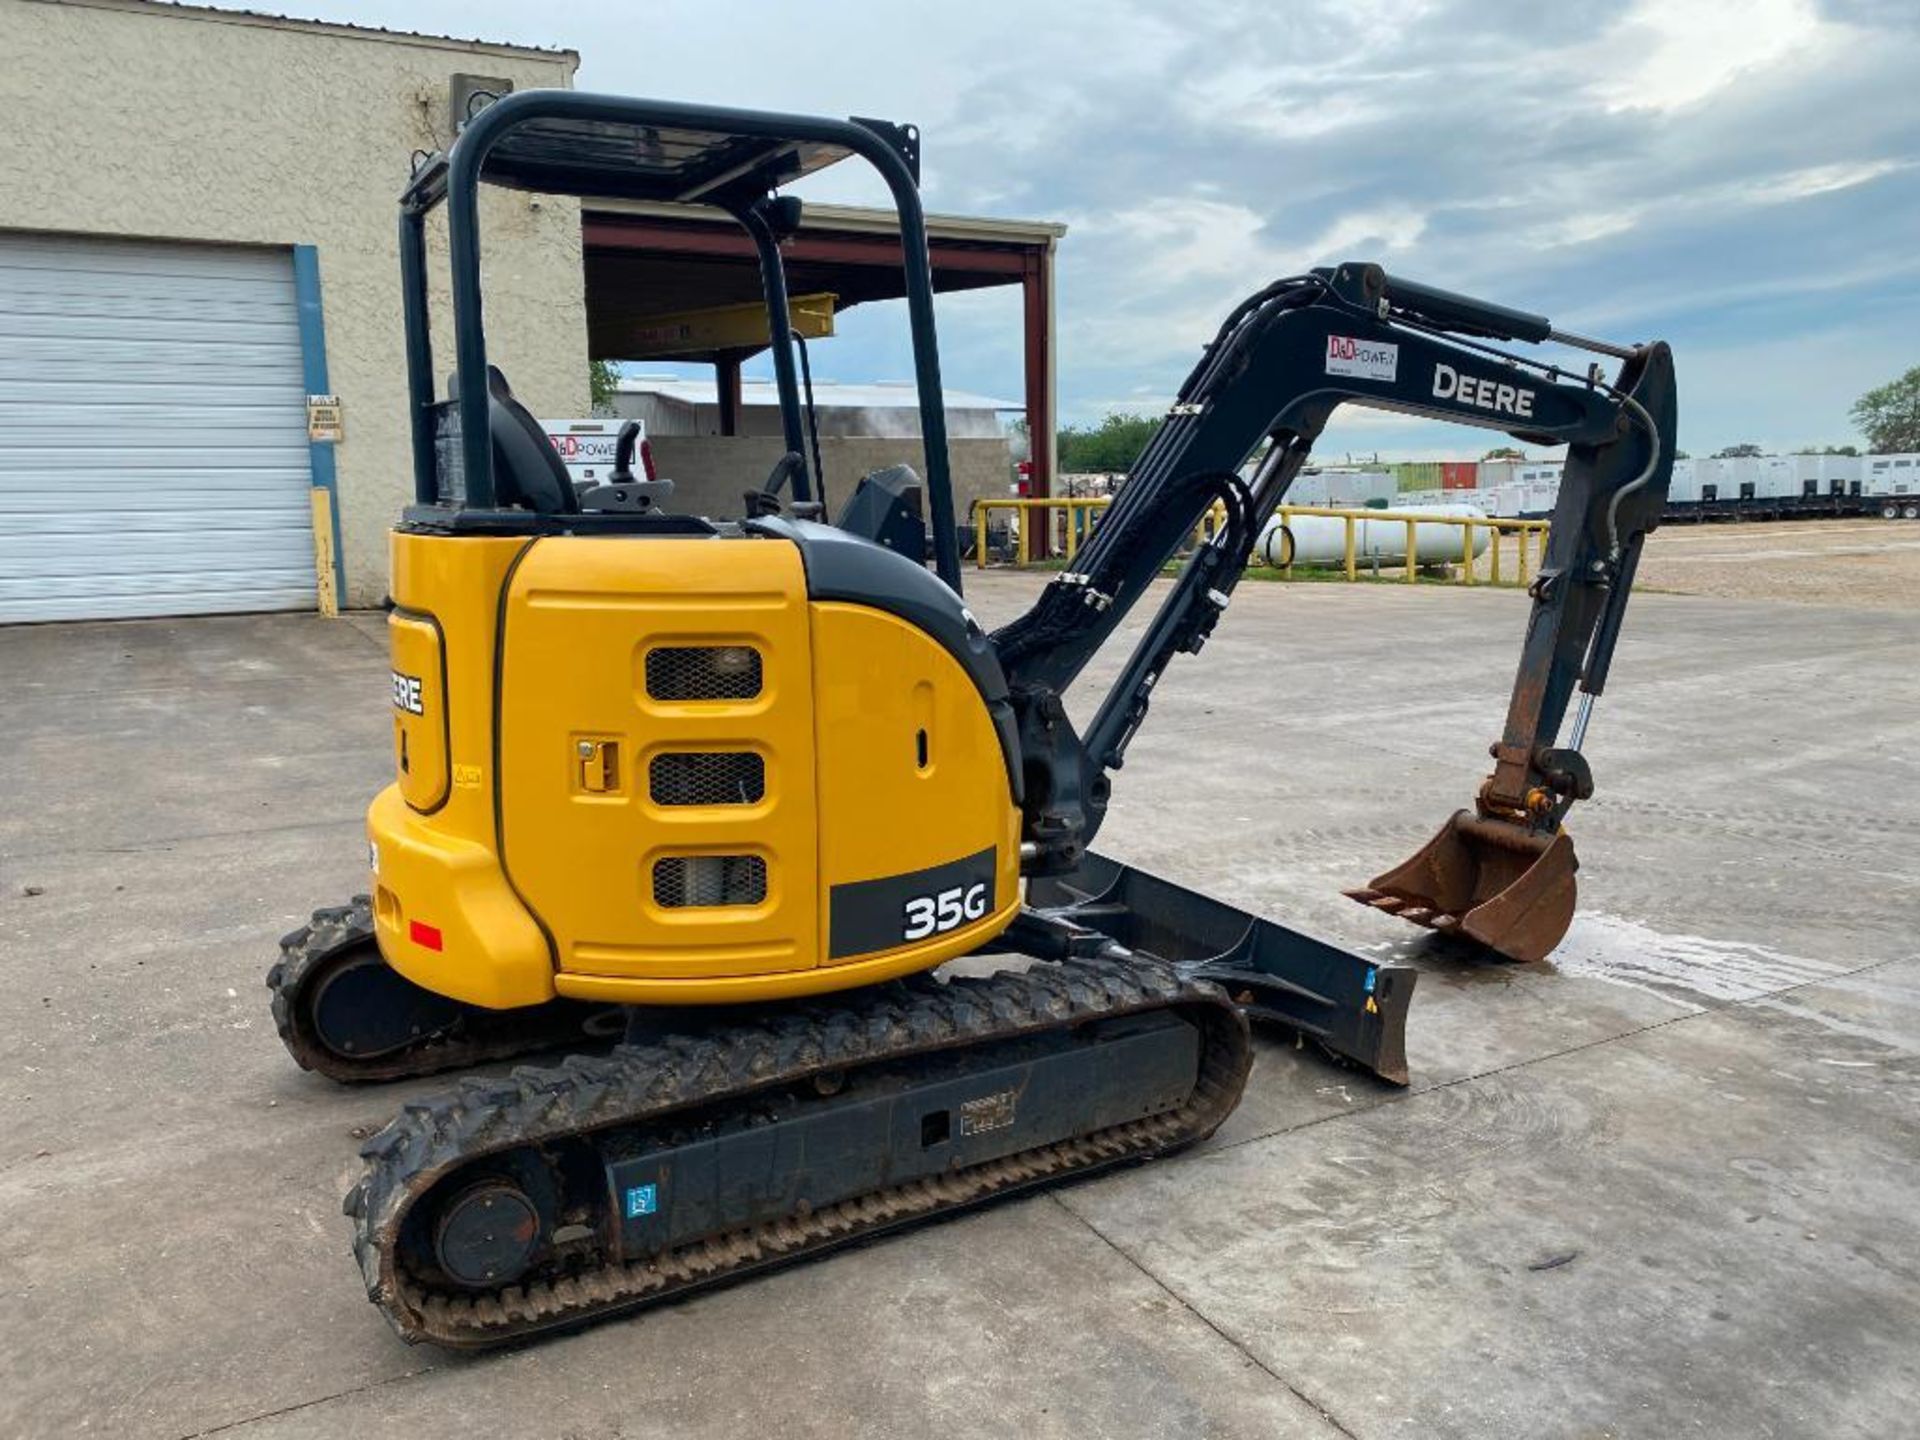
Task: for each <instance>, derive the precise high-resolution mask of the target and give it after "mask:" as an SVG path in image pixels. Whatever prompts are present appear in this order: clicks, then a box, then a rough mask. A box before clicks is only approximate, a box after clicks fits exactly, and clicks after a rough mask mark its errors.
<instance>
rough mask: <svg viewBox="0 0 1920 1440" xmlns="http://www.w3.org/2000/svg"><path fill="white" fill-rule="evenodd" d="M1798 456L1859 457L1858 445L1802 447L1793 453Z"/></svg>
mask: <svg viewBox="0 0 1920 1440" xmlns="http://www.w3.org/2000/svg"><path fill="white" fill-rule="evenodd" d="M1793 453H1794V454H1796V455H1858V454H1859V453H1860V447H1859V446H1858V445H1802V446H1800V447H1799V448H1798V449H1797V450H1795V451H1794V452H1793Z"/></svg>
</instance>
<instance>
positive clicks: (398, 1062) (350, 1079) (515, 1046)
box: [267, 895, 591, 1084]
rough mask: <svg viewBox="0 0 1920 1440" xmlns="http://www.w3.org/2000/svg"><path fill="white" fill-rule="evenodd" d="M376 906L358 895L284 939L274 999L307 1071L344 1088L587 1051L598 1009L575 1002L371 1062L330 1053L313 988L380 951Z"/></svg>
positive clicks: (514, 1014)
mask: <svg viewBox="0 0 1920 1440" xmlns="http://www.w3.org/2000/svg"><path fill="white" fill-rule="evenodd" d="M376 945H377V942H376V941H375V939H374V931H373V905H372V901H371V899H370V898H369V897H368V896H365V895H356V896H354V897H353V899H352V901H351V902H349V903H348V904H345V905H331V906H328V907H326V908H324V909H321V910H316V911H314V912H313V918H312V919H311V920H309V921H308V922H307V923H306V924H305V925H302V926H301V927H300V928H299V929H298V930H293V931H289V932H288V933H287V934H285V935H283V936H281V937H280V958H279V959H278V960H277V961H275V962H274V964H273V968H271V969H270V970H268V971H267V989H268V990H269V991H270V992H271V993H272V997H273V1028H274V1029H275V1030H277V1031H278V1032H279V1034H280V1040H281V1042H282V1043H283V1044H284V1045H285V1046H286V1047H287V1051H288V1053H289V1054H291V1055H292V1056H293V1058H294V1060H295V1061H296V1062H297V1063H298V1064H299V1066H300V1068H301V1069H302V1070H312V1071H316V1072H318V1073H319V1074H322V1075H325V1076H326V1077H327V1078H328V1079H330V1080H338V1081H340V1082H342V1083H343V1084H360V1083H366V1082H372V1081H381V1080H402V1079H410V1078H413V1077H415V1076H419V1075H437V1074H439V1073H440V1072H441V1071H443V1070H458V1069H462V1068H464V1067H466V1066H469V1065H479V1064H482V1063H485V1062H487V1061H491V1060H506V1059H510V1058H512V1057H513V1056H515V1055H525V1054H528V1053H530V1052H532V1051H536V1050H551V1049H554V1048H556V1047H558V1046H563V1045H568V1044H578V1045H587V1044H589V1043H590V1042H589V1040H588V1039H587V1037H586V1036H585V1035H584V1034H583V1033H582V1031H581V1024H582V1021H581V1016H582V1014H583V1013H584V1012H585V1011H586V1010H588V1009H590V1008H591V1007H582V1006H578V1005H575V1004H573V1003H571V1002H568V1001H558V1002H555V1003H554V1004H553V1005H552V1006H544V1005H543V1006H536V1007H530V1008H528V1009H525V1010H516V1011H491V1010H489V1011H475V1012H474V1021H475V1022H476V1023H475V1032H477V1033H470V1032H469V1031H467V1030H466V1028H465V1025H464V1023H463V1026H462V1029H461V1031H460V1033H457V1034H453V1035H444V1036H439V1037H436V1038H432V1039H429V1040H427V1041H425V1042H423V1043H421V1044H420V1045H418V1046H416V1047H414V1048H412V1049H408V1050H401V1051H397V1052H394V1053H392V1054H387V1055H378V1056H374V1057H373V1058H371V1059H358V1058H355V1057H353V1056H348V1055H341V1054H340V1053H338V1052H337V1051H335V1050H331V1049H329V1048H328V1047H327V1046H326V1045H325V1044H323V1043H322V1042H321V1040H320V1038H319V1036H318V1035H316V1034H315V1033H314V1032H313V1030H312V1027H311V1024H310V1023H309V1021H308V1019H307V1016H306V1013H305V1008H304V1007H305V1004H306V1002H307V1000H308V996H307V994H306V993H305V992H306V987H307V986H308V985H309V984H311V983H315V982H317V981H318V979H319V977H320V975H321V973H322V971H323V970H324V968H325V966H326V964H327V962H328V961H330V960H332V959H333V958H334V957H335V956H337V955H340V954H342V953H343V952H345V951H348V950H353V949H358V948H360V947H363V946H364V947H366V948H369V949H373V948H376Z"/></svg>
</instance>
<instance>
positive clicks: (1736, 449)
mask: <svg viewBox="0 0 1920 1440" xmlns="http://www.w3.org/2000/svg"><path fill="white" fill-rule="evenodd" d="M1764 454H1766V451H1764V450H1762V449H1761V448H1760V447H1759V446H1758V445H1756V444H1754V443H1753V442H1752V441H1751V440H1742V441H1741V442H1740V443H1739V444H1738V445H1728V446H1726V447H1725V448H1724V449H1720V450H1716V451H1714V452H1713V458H1714V459H1716V460H1745V459H1748V458H1749V457H1751V456H1754V455H1764Z"/></svg>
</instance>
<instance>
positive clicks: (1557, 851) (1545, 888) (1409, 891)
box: [1346, 810, 1580, 962]
mask: <svg viewBox="0 0 1920 1440" xmlns="http://www.w3.org/2000/svg"><path fill="white" fill-rule="evenodd" d="M1579 868H1580V864H1579V861H1577V860H1576V859H1574V855H1573V837H1572V836H1570V835H1568V834H1567V833H1566V832H1565V831H1564V830H1562V831H1560V832H1558V833H1557V834H1554V835H1537V834H1534V833H1532V832H1531V831H1528V830H1524V829H1522V828H1521V827H1520V826H1518V825H1512V824H1508V823H1507V822H1505V821H1502V820H1490V819H1487V818H1485V817H1483V816H1479V815H1476V814H1474V813H1473V812H1472V811H1471V810H1461V811H1458V812H1456V813H1455V814H1454V816H1453V818H1452V819H1451V820H1449V821H1447V823H1446V824H1445V825H1443V826H1442V827H1441V829H1440V833H1439V834H1438V835H1435V836H1434V837H1433V839H1431V840H1429V841H1428V842H1427V843H1426V844H1425V845H1424V846H1422V847H1421V848H1420V849H1419V850H1418V851H1417V852H1416V853H1415V854H1414V856H1413V858H1412V859H1410V860H1408V861H1407V862H1406V863H1405V864H1403V865H1400V866H1397V867H1396V868H1394V869H1392V870H1389V871H1387V872H1386V873H1385V874H1384V875H1376V876H1375V877H1374V878H1373V880H1372V881H1371V882H1370V883H1369V884H1368V885H1367V887H1366V888H1365V889H1363V890H1349V891H1347V892H1346V893H1347V895H1348V897H1349V898H1351V899H1354V900H1358V901H1359V902H1360V903H1361V904H1362V905H1371V906H1372V907H1373V908H1374V909H1376V910H1380V911H1384V912H1385V913H1386V914H1389V915H1398V916H1399V917H1400V918H1401V919H1402V920H1411V921H1412V922H1413V923H1414V924H1416V925H1424V926H1426V927H1427V928H1428V929H1430V930H1438V931H1441V932H1442V933H1444V934H1449V935H1464V936H1466V937H1467V938H1468V939H1470V940H1475V941H1478V942H1479V943H1480V944H1482V945H1484V946H1486V947H1487V948H1488V949H1489V950H1495V951H1498V952H1499V953H1500V954H1502V955H1504V956H1506V957H1507V958H1508V959H1510V960H1519V961H1523V962H1526V961H1533V960H1544V959H1545V958H1546V957H1547V954H1548V952H1549V951H1551V950H1552V949H1553V947H1554V946H1556V945H1558V944H1559V943H1560V940H1561V937H1562V936H1564V935H1565V934H1566V933H1567V927H1568V926H1569V925H1571V924H1572V923H1573V903H1574V880H1573V873H1574V871H1575V870H1577V869H1579Z"/></svg>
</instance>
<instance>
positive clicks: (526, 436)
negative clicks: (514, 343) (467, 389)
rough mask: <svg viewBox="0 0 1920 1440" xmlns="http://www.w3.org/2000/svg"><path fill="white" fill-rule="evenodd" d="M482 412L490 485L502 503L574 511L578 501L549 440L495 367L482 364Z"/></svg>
mask: <svg viewBox="0 0 1920 1440" xmlns="http://www.w3.org/2000/svg"><path fill="white" fill-rule="evenodd" d="M487 417H488V428H489V429H490V430H491V431H492V434H493V489H494V495H495V497H496V499H497V500H498V501H499V503H500V504H502V505H520V506H524V507H525V508H527V509H529V510H532V511H534V512H535V513H536V514H540V515H576V514H578V513H579V511H580V501H579V498H578V496H576V495H575V494H574V489H573V479H572V477H571V476H569V475H568V474H567V467H566V466H565V465H564V464H562V463H561V460H560V456H559V454H558V453H557V452H556V451H555V450H554V448H553V442H552V441H550V440H548V439H547V432H546V431H545V430H542V429H541V428H540V422H539V421H538V420H536V419H534V418H533V415H532V414H531V413H530V412H529V411H528V409H527V407H526V406H524V405H522V404H521V403H520V402H519V401H518V400H517V399H515V398H514V394H513V390H512V388H511V387H509V386H508V384H507V377H506V376H505V375H502V374H501V373H500V367H499V366H497V365H489V366H488V367H487Z"/></svg>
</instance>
